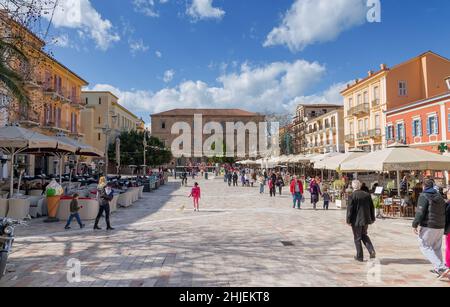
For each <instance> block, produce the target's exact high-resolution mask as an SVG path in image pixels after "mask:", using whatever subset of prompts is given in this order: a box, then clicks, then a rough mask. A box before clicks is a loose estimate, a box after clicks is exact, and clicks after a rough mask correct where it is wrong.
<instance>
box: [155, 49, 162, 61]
mask: <svg viewBox="0 0 450 307" xmlns="http://www.w3.org/2000/svg"><path fill="white" fill-rule="evenodd" d="M155 55H156V57H157V58H159V59H160V58H162V56H163V54H162V52H161V51H159V50H156V51H155Z"/></svg>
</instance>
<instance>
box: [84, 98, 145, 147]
mask: <svg viewBox="0 0 450 307" xmlns="http://www.w3.org/2000/svg"><path fill="white" fill-rule="evenodd" d="M81 100H82V101H83V104H84V105H85V108H84V110H82V112H81V123H82V131H83V134H84V138H83V140H84V142H85V143H86V144H88V145H91V146H94V147H95V148H97V149H99V150H101V151H105V150H106V146H107V144H112V143H114V142H115V140H116V138H117V137H118V136H119V135H120V133H121V132H123V131H131V130H137V131H144V129H145V123H144V121H143V120H142V119H140V118H139V117H137V116H136V115H134V114H133V113H132V112H130V111H129V110H128V109H126V108H125V107H123V106H122V105H121V104H120V103H119V98H118V97H117V96H115V95H114V94H112V93H111V92H97V91H83V92H82V93H81ZM105 132H106V133H105Z"/></svg>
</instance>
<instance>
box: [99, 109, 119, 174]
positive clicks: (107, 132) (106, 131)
mask: <svg viewBox="0 0 450 307" xmlns="http://www.w3.org/2000/svg"><path fill="white" fill-rule="evenodd" d="M109 114H111V118H112V122H113V124H115V123H116V120H117V114H115V113H114V112H110V113H108V112H106V118H105V127H104V128H102V131H103V134H104V135H105V137H106V141H105V177H106V178H108V164H109V157H108V151H109V136H110V134H111V132H112V131H113V129H112V128H111V127H110V126H109Z"/></svg>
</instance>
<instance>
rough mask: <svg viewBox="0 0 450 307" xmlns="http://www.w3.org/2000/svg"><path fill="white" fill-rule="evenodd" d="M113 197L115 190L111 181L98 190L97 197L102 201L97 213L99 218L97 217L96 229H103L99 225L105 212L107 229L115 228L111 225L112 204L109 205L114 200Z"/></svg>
mask: <svg viewBox="0 0 450 307" xmlns="http://www.w3.org/2000/svg"><path fill="white" fill-rule="evenodd" d="M113 198H114V192H113V190H112V188H111V184H110V183H108V184H107V185H106V187H103V188H100V189H98V190H97V199H98V200H99V202H100V208H99V211H98V214H97V218H96V219H95V224H94V230H101V228H100V227H98V223H99V221H100V218H101V217H102V216H103V213H105V220H106V227H107V230H114V228H112V227H111V222H110V206H109V203H110V202H111V201H112V199H113Z"/></svg>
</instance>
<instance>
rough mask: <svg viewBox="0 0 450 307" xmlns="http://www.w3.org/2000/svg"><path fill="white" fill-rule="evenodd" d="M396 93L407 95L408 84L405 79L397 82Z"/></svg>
mask: <svg viewBox="0 0 450 307" xmlns="http://www.w3.org/2000/svg"><path fill="white" fill-rule="evenodd" d="M398 95H399V96H407V95H408V84H407V82H406V81H399V82H398Z"/></svg>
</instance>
